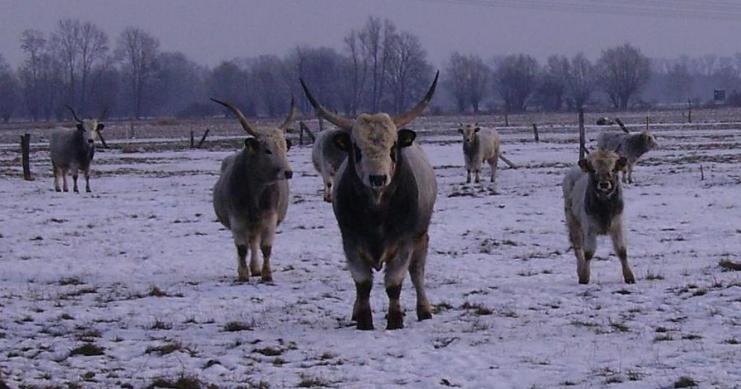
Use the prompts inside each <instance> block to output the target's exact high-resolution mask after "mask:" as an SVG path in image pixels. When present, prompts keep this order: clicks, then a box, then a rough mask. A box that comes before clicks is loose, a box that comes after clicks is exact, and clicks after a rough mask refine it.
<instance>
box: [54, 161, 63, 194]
mask: <svg viewBox="0 0 741 389" xmlns="http://www.w3.org/2000/svg"><path fill="white" fill-rule="evenodd" d="M52 171H53V172H54V190H55V191H57V192H61V191H62V188H60V187H59V174H60V171H61V169H59V168H58V167H57V165H55V164H52Z"/></svg>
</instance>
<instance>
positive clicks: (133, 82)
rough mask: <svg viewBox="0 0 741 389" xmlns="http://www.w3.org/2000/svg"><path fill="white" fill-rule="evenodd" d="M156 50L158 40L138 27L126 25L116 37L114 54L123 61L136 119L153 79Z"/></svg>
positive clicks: (142, 108) (157, 49)
mask: <svg viewBox="0 0 741 389" xmlns="http://www.w3.org/2000/svg"><path fill="white" fill-rule="evenodd" d="M158 51H159V41H158V40H157V39H156V38H154V37H153V36H151V35H149V34H148V33H146V32H145V31H144V30H142V29H140V28H136V27H127V28H126V29H125V30H124V31H123V32H122V33H121V35H120V36H119V37H118V43H117V47H116V56H117V57H118V58H119V59H120V60H121V61H122V63H123V67H122V69H123V74H124V77H125V78H126V81H127V83H128V84H129V90H130V93H131V98H132V101H133V104H132V106H133V114H134V117H136V118H137V119H138V118H140V117H141V115H142V113H143V112H144V101H145V98H146V93H148V92H149V88H150V87H151V85H152V82H153V80H154V74H155V70H156V69H155V64H156V59H157V53H158Z"/></svg>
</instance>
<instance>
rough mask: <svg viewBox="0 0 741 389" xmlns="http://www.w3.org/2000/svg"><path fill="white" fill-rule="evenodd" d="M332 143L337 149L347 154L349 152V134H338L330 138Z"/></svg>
mask: <svg viewBox="0 0 741 389" xmlns="http://www.w3.org/2000/svg"><path fill="white" fill-rule="evenodd" d="M332 142H333V143H334V145H335V146H337V148H338V149H340V150H342V151H344V152H348V151H350V134H348V133H346V132H340V133H337V134H335V135H334V137H332Z"/></svg>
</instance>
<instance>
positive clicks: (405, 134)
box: [335, 113, 415, 191]
mask: <svg viewBox="0 0 741 389" xmlns="http://www.w3.org/2000/svg"><path fill="white" fill-rule="evenodd" d="M414 137H415V133H414V132H413V131H411V130H406V129H403V130H401V131H399V130H398V129H397V128H396V125H395V124H394V121H393V120H392V119H391V117H390V116H389V115H387V114H385V113H379V114H373V115H370V114H361V115H359V116H358V118H357V119H356V120H355V123H354V125H353V127H352V130H351V131H350V134H349V135H348V134H347V133H342V134H338V135H337V136H336V137H335V144H336V145H337V146H338V147H340V149H343V150H345V151H347V152H348V158H352V164H351V166H353V167H354V169H355V174H356V175H357V176H358V178H359V179H360V180H361V181H362V182H363V184H364V185H365V186H367V187H369V188H371V189H373V190H376V191H381V190H382V189H383V188H385V187H386V186H388V184H389V183H390V182H391V179H392V178H393V176H394V172H395V171H396V164H397V161H398V158H399V152H400V150H399V148H402V147H406V146H409V145H411V144H412V142H413V141H414ZM347 143H349V144H347Z"/></svg>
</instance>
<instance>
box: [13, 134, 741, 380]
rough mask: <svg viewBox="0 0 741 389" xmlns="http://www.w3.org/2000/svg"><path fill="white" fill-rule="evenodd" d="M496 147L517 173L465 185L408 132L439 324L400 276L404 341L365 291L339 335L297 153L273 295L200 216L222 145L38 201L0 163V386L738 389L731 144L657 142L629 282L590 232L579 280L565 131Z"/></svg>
mask: <svg viewBox="0 0 741 389" xmlns="http://www.w3.org/2000/svg"><path fill="white" fill-rule="evenodd" d="M430 122H431V121H430V120H424V121H421V122H420V123H421V124H418V125H417V129H420V130H424V129H425V125H426V124H429V123H430ZM427 129H428V130H429V128H427ZM501 133H502V138H503V146H502V147H503V150H504V151H505V155H506V156H508V158H509V159H511V160H512V161H513V162H515V163H517V164H518V165H520V168H519V169H516V170H513V169H510V168H508V167H507V166H506V165H505V164H504V163H501V162H500V171H499V174H498V180H497V181H498V185H497V188H496V189H497V191H496V192H494V191H492V190H490V188H489V186H488V179H486V180H484V183H483V184H481V185H465V184H463V182H464V181H465V172H464V171H463V167H462V166H463V157H462V155H461V150H460V149H461V147H460V143H459V139H458V137H457V136H454V135H453V133H452V132H447V133H445V134H438V133H437V132H434V131H422V132H421V133H420V135H419V136H418V140H420V141H421V142H422V144H423V147H424V148H425V150H426V152H427V154H428V156H429V157H430V159H431V161H432V163H433V165H434V167H435V171H436V174H437V178H438V184H439V193H438V201H437V204H436V212H435V215H434V216H433V221H432V226H431V229H430V235H431V244H430V254H429V259H428V265H427V278H426V280H427V291H428V295H429V297H430V300H431V302H432V304H433V306H434V311H435V314H434V316H433V318H432V320H428V321H424V322H418V321H416V317H415V316H416V315H415V314H414V304H415V300H414V292H413V288H411V283H410V282H409V280H408V278H407V280H406V281H405V284H404V290H403V291H402V304H403V307H404V309H405V310H406V312H407V315H406V320H405V326H406V327H405V328H404V329H402V330H398V331H386V330H384V329H383V328H384V327H385V319H384V315H385V312H386V308H387V305H388V302H387V298H386V294H385V292H384V289H383V286H382V283H381V279H382V277H376V280H375V284H374V285H375V286H374V290H373V292H372V295H371V304H372V307H373V313H374V322H375V327H376V329H375V330H374V331H368V332H363V331H357V330H356V329H355V327H354V323H352V322H351V321H350V314H351V310H352V303H353V300H354V294H355V288H354V285H353V283H352V280H351V278H350V275H349V273H348V272H347V270H346V269H345V265H344V256H343V254H342V251H341V242H340V236H339V232H338V228H337V226H336V223H335V220H334V216H333V214H332V210H331V206H330V205H329V204H327V203H324V202H323V201H322V196H321V188H322V185H321V178H320V177H319V176H318V175H317V174H316V173H315V172H314V170H313V168H312V166H311V162H310V148H308V147H295V148H293V149H291V151H290V152H289V158H290V161H291V163H292V165H293V169H294V173H295V174H294V178H293V179H292V180H291V181H290V187H291V204H290V206H289V209H288V217H287V219H286V220H285V222H284V223H283V224H282V225H281V227H280V228H279V234H278V236H277V238H276V244H275V247H274V250H273V255H274V257H273V276H274V279H275V282H274V283H273V284H264V283H261V282H259V281H258V280H259V278H255V279H254V280H251V281H250V282H248V283H238V282H236V277H237V271H236V260H235V256H236V252H235V249H234V246H233V243H232V239H231V237H230V233H229V232H228V231H226V230H225V229H223V228H221V225H220V224H218V223H217V222H215V217H214V215H213V210H212V206H211V188H212V186H213V184H214V182H215V181H216V178H217V172H218V168H219V164H220V161H221V159H222V158H223V157H225V156H226V155H227V154H228V152H227V151H224V150H219V151H216V150H213V151H208V150H187V149H184V150H182V151H173V150H167V151H164V150H163V151H157V150H151V151H144V152H133V153H131V152H127V153H123V152H121V150H120V149H117V150H110V151H105V152H100V153H98V154H96V161H95V164H94V166H93V170H94V176H93V178H92V179H91V186H92V189H93V193H92V194H87V193H82V194H74V193H56V192H54V191H53V189H52V178H51V169H50V167H49V161H48V156H47V154H46V152H43V151H39V152H35V153H34V154H33V156H32V157H33V160H34V164H33V170H34V172H35V173H36V176H37V180H36V181H33V182H24V181H22V180H21V179H20V178H19V177H18V176H17V170H18V163H17V152H16V151H15V150H12V149H10V148H4V149H2V150H0V171H1V172H2V174H3V175H2V176H0V204H1V205H0V209H1V210H2V212H0V383H1V382H5V383H6V384H8V385H9V386H10V387H27V388H32V387H57V386H59V387H68V386H69V387H90V388H112V387H129V388H141V387H148V386H150V385H155V384H158V385H165V384H167V383H168V382H169V383H177V382H176V381H178V380H180V382H179V383H180V384H181V385H185V384H187V383H188V382H190V383H191V384H195V383H196V381H198V382H200V383H201V384H202V385H203V386H204V387H206V386H207V385H212V386H211V387H226V388H229V387H244V388H267V387H271V388H277V387H296V386H300V387H311V386H328V387H342V388H366V387H378V388H389V387H404V386H405V387H424V388H427V387H443V386H449V387H464V388H484V387H486V388H489V387H497V388H499V387H501V388H509V387H514V388H530V387H534V388H552V387H568V386H577V387H611V388H613V387H614V388H647V387H651V388H654V387H675V385H676V384H678V385H683V384H689V383H691V381H694V382H695V383H697V384H698V385H699V386H700V387H719V388H733V387H738V385H739V382H741V367H740V366H741V364H740V363H739V361H741V345H740V344H739V343H741V277H739V275H741V272H738V271H733V270H730V269H728V268H730V267H731V266H730V265H733V264H738V263H739V262H741V130H739V129H712V128H711V129H677V128H672V127H671V126H663V127H662V128H661V129H660V130H658V131H657V132H656V133H657V139H658V142H659V143H660V147H661V148H660V149H658V150H655V151H653V152H651V153H649V154H648V155H647V156H646V158H645V159H644V160H643V161H642V162H641V163H639V165H638V166H637V167H636V170H635V173H634V178H635V179H636V181H637V182H636V183H635V184H632V185H628V186H626V187H625V191H624V192H625V197H626V216H625V217H626V225H627V239H628V255H629V260H630V262H631V265H632V267H633V270H634V272H635V274H636V277H637V283H636V284H634V285H626V284H624V283H623V281H622V274H621V272H620V265H619V261H618V260H617V258H616V257H615V256H614V255H613V253H612V248H611V244H610V243H609V240H608V239H607V238H601V239H600V240H599V248H598V251H597V254H596V257H595V259H594V260H593V263H592V283H591V284H589V285H586V286H585V285H579V284H578V283H577V277H576V264H575V259H574V255H573V252H572V251H570V250H569V246H568V243H567V238H566V233H565V227H564V224H563V209H562V207H563V203H562V199H561V189H560V182H561V179H562V178H563V175H564V174H565V172H566V170H567V169H568V168H569V167H570V166H571V165H573V164H574V163H575V162H576V158H577V150H578V147H577V146H576V139H577V137H576V134H575V133H574V131H573V129H572V130H570V131H568V133H567V132H566V131H565V130H564V131H555V130H554V131H549V130H547V129H545V130H542V132H541V142H540V143H537V144H536V143H533V142H532V141H531V140H530V135H529V133H528V132H527V131H526V130H512V129H507V130H504V131H501ZM593 135H594V133H592V134H590V138H594V136H593ZM700 165H702V167H703V171H702V174H703V176H704V179H703V180H701V172H700ZM486 169H488V168H486ZM482 177H488V170H484V172H483V174H482ZM721 265H726V266H725V267H724V266H721ZM0 386H1V385H0ZM183 387H185V386H183ZM192 387H193V386H192Z"/></svg>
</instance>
